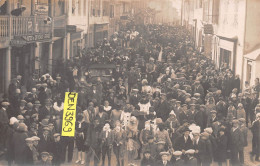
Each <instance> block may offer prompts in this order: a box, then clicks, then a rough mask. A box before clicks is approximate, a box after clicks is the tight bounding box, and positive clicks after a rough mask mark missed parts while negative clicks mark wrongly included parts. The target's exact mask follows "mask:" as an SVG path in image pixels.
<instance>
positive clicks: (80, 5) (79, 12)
mask: <svg viewBox="0 0 260 166" xmlns="http://www.w3.org/2000/svg"><path fill="white" fill-rule="evenodd" d="M77 6H78V15H79V16H81V8H82V4H81V0H78V1H77Z"/></svg>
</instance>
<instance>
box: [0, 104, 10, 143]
mask: <svg viewBox="0 0 260 166" xmlns="http://www.w3.org/2000/svg"><path fill="white" fill-rule="evenodd" d="M1 105H2V108H1V109H0V134H1V137H0V148H4V147H5V141H6V131H7V129H8V122H9V118H8V115H7V112H6V111H7V109H8V106H9V105H10V103H9V102H2V104H1Z"/></svg>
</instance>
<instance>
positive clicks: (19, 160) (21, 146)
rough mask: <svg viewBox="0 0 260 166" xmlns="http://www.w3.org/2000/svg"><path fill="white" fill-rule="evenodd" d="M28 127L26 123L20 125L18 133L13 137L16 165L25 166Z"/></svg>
mask: <svg viewBox="0 0 260 166" xmlns="http://www.w3.org/2000/svg"><path fill="white" fill-rule="evenodd" d="M27 131H28V130H27V126H26V125H25V124H24V123H20V124H19V125H18V129H17V132H15V133H14V135H13V139H12V142H13V147H14V161H15V163H16V164H18V165H19V164H24V159H25V156H26V154H25V153H24V152H25V150H26V146H27V145H26V142H25V139H26V138H28V136H27Z"/></svg>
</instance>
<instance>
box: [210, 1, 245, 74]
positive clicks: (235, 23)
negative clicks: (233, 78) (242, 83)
mask: <svg viewBox="0 0 260 166" xmlns="http://www.w3.org/2000/svg"><path fill="white" fill-rule="evenodd" d="M219 3H220V4H219V19H218V24H215V26H214V32H215V34H216V35H215V37H217V38H218V37H219V36H221V37H225V38H228V39H234V40H237V43H236V44H235V46H233V47H230V45H231V44H230V42H225V43H226V44H222V45H220V43H219V41H222V40H221V39H220V40H217V41H218V42H214V41H213V43H215V44H216V45H217V47H215V48H216V49H218V50H213V54H214V52H217V54H218V55H217V58H219V56H220V49H221V48H224V47H225V48H224V49H226V50H228V51H231V54H232V56H233V57H232V61H233V59H234V58H235V61H234V63H233V62H232V63H233V64H234V68H235V71H234V72H235V74H237V75H240V76H242V70H243V67H242V66H243V50H244V44H243V43H244V30H245V28H244V27H245V12H246V8H245V7H246V0H221V1H220V2H219ZM222 43H224V42H222ZM234 47H235V48H236V49H235V50H234V49H233V48H234ZM213 48H214V47H213ZM213 56H215V55H213ZM216 62H219V59H217V60H216ZM218 65H219V64H218ZM219 67H220V66H219Z"/></svg>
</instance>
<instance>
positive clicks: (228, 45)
mask: <svg viewBox="0 0 260 166" xmlns="http://www.w3.org/2000/svg"><path fill="white" fill-rule="evenodd" d="M214 44H216V47H215V46H214V48H215V49H217V50H213V54H215V55H213V60H214V61H215V62H216V66H217V67H218V68H221V67H226V68H229V69H231V70H233V71H235V66H236V63H235V62H236V50H237V38H226V37H222V36H217V37H215V39H214Z"/></svg>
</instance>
